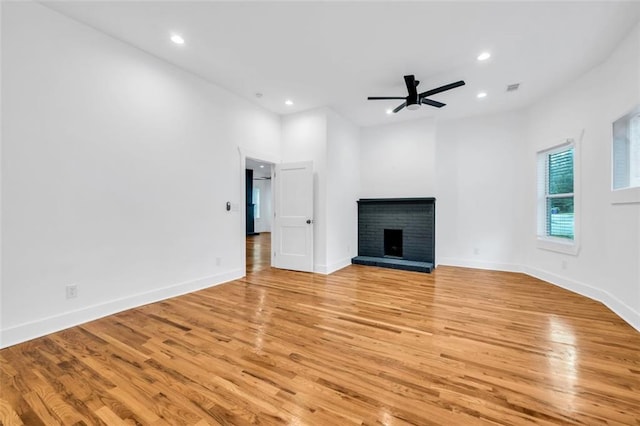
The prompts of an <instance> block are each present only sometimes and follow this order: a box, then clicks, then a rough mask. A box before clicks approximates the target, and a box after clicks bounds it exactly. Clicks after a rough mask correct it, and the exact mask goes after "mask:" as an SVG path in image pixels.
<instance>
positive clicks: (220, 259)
mask: <svg viewBox="0 0 640 426" xmlns="http://www.w3.org/2000/svg"><path fill="white" fill-rule="evenodd" d="M220 265H222V258H221V257H216V266H220Z"/></svg>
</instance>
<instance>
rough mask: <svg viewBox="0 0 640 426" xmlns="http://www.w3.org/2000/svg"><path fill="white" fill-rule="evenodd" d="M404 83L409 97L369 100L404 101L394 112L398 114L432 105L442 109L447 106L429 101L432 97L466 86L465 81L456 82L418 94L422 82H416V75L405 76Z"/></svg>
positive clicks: (374, 97) (370, 97)
mask: <svg viewBox="0 0 640 426" xmlns="http://www.w3.org/2000/svg"><path fill="white" fill-rule="evenodd" d="M404 82H405V84H406V85H407V91H408V92H409V95H408V96H406V97H399V96H369V97H368V98H367V99H369V100H370V101H371V100H379V99H404V102H403V103H401V104H400V105H398V106H397V107H396V108H395V109H394V110H393V112H394V113H395V112H398V111H400V110H401V109H402V108H404V107H407V109H410V110H416V109H418V108H420V105H431V106H432V107H436V108H442V107H443V106H445V105H446V104H443V103H442V102H438V101H434V100H431V99H427V98H428V97H429V96H431V95H435V94H437V93H440V92H444V91H446V90H451V89H455V88H456V87H460V86H464V81H462V80H460V81H456V82H455V83H449V84H445V85H444V86H440V87H436V88H435V89H431V90H427V91H426V92H422V93H418V89H417V87H418V84H420V82H419V81H418V80H416V77H415V76H414V75H405V76H404Z"/></svg>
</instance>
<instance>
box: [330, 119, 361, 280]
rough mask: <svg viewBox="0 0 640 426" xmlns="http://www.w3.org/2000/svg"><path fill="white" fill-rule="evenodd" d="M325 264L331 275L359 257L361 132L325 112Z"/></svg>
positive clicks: (352, 125)
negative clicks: (353, 258) (355, 257)
mask: <svg viewBox="0 0 640 426" xmlns="http://www.w3.org/2000/svg"><path fill="white" fill-rule="evenodd" d="M327 118H328V120H327V125H328V128H327V218H328V226H327V264H326V272H327V273H331V272H334V271H336V270H338V269H340V268H343V267H345V266H347V265H349V264H351V258H352V257H354V256H356V255H357V254H358V204H357V203H356V200H358V198H359V196H358V194H359V190H360V170H359V160H360V129H359V128H358V127H357V126H355V125H354V124H352V123H351V122H349V121H348V120H345V119H344V118H343V117H341V116H340V115H338V114H337V113H335V112H334V111H332V110H328V111H327Z"/></svg>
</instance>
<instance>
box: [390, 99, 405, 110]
mask: <svg viewBox="0 0 640 426" xmlns="http://www.w3.org/2000/svg"><path fill="white" fill-rule="evenodd" d="M406 106H407V101H404V102H403V103H401V104H400V105H398V106H397V107H396V108H395V109H394V110H393V112H398V111H400V110H401V109H402V108H404V107H406Z"/></svg>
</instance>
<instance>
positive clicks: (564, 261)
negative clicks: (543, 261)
mask: <svg viewBox="0 0 640 426" xmlns="http://www.w3.org/2000/svg"><path fill="white" fill-rule="evenodd" d="M562 269H567V261H566V260H563V261H562Z"/></svg>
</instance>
